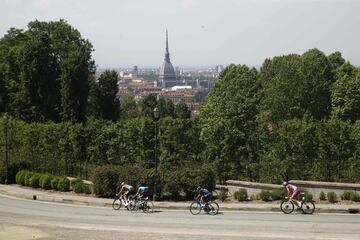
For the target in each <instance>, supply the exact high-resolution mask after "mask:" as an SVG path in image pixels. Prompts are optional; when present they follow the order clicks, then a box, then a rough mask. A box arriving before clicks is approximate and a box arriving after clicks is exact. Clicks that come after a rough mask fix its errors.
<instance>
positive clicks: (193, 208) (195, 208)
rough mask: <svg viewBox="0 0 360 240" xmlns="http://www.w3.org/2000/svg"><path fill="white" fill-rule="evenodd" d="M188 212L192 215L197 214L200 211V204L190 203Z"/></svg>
mask: <svg viewBox="0 0 360 240" xmlns="http://www.w3.org/2000/svg"><path fill="white" fill-rule="evenodd" d="M190 212H191V214H192V215H198V214H199V213H200V212H201V205H200V204H199V203H198V202H192V203H191V204H190Z"/></svg>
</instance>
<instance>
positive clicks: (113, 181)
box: [90, 165, 119, 197]
mask: <svg viewBox="0 0 360 240" xmlns="http://www.w3.org/2000/svg"><path fill="white" fill-rule="evenodd" d="M90 179H91V181H92V182H93V184H94V185H93V189H94V193H95V194H96V195H98V196H101V197H114V196H115V194H116V188H117V185H118V181H119V171H118V170H117V168H116V167H114V166H112V165H104V166H99V167H96V168H95V169H94V170H93V172H92V173H91V176H90Z"/></svg>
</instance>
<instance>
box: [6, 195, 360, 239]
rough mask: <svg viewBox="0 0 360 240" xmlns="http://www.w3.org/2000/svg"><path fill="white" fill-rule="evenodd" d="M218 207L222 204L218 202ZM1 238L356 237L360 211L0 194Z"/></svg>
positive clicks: (358, 234)
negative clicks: (107, 203)
mask: <svg viewBox="0 0 360 240" xmlns="http://www.w3.org/2000/svg"><path fill="white" fill-rule="evenodd" d="M220 210H221V204H220ZM0 239H1V240H3V239H4V240H5V239H11V240H30V239H42V240H46V239H56V240H70V239H87V240H93V239H94V240H95V239H100V240H102V239H104V240H105V239H126V240H133V239H147V240H149V239H150V240H152V239H187V240H189V239H207V240H212V239H223V240H229V239H250V240H255V239H296V240H298V239H326V240H331V239H342V240H343V239H344V240H345V239H354V240H355V239H356V240H359V239H360V216H359V215H350V214H316V213H315V214H313V215H303V214H301V213H295V214H291V215H285V214H282V213H280V212H279V213H274V212H271V213H270V212H269V213H264V212H243V211H227V212H221V213H220V214H219V215H216V216H209V215H206V214H203V213H201V214H200V215H197V216H193V215H191V214H190V212H189V211H188V210H163V211H160V210H159V211H156V212H154V213H152V214H146V213H142V212H137V213H132V212H128V211H126V210H119V211H114V210H113V209H112V208H105V207H87V206H78V205H65V204H55V203H44V202H36V201H30V200H23V199H17V198H12V197H7V196H3V195H0Z"/></svg>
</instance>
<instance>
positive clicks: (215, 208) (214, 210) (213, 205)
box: [208, 202, 219, 215]
mask: <svg viewBox="0 0 360 240" xmlns="http://www.w3.org/2000/svg"><path fill="white" fill-rule="evenodd" d="M208 208H209V211H208V214H210V215H216V214H218V213H219V204H217V202H209V203H208Z"/></svg>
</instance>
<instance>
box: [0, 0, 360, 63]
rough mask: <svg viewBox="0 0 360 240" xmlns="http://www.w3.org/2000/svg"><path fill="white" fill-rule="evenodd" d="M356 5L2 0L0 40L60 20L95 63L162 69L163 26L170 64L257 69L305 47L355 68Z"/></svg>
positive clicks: (358, 49) (359, 45) (359, 20)
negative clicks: (87, 46)
mask: <svg viewBox="0 0 360 240" xmlns="http://www.w3.org/2000/svg"><path fill="white" fill-rule="evenodd" d="M359 9H360V0H358V1H356V0H101V1H100V0H0V37H2V36H3V35H4V34H5V33H6V31H7V30H8V29H9V28H10V27H16V28H22V29H26V28H27V27H26V26H27V23H28V22H30V21H32V20H35V19H38V20H41V21H56V20H59V19H65V20H67V21H68V23H69V24H71V25H72V26H73V27H75V28H76V29H78V30H79V31H80V33H81V34H82V37H84V38H86V39H89V41H90V42H91V43H92V44H93V46H94V49H95V51H94V53H93V58H94V59H95V62H96V64H97V65H98V67H99V68H118V67H131V66H134V65H137V66H139V67H155V66H160V65H161V64H162V62H163V59H164V50H165V31H166V29H168V31H169V50H170V59H171V62H172V63H173V65H174V66H180V67H190V66H214V65H219V64H222V65H228V64H230V63H235V64H246V65H249V66H260V65H261V64H262V63H263V61H264V60H265V59H266V58H272V57H274V56H279V55H284V54H290V53H298V54H302V53H303V52H305V51H306V50H308V49H311V48H318V49H320V50H321V51H323V52H325V53H326V54H330V53H331V52H334V51H340V52H341V53H342V55H343V57H344V58H345V59H347V60H348V61H350V62H351V63H352V64H354V65H357V66H359V65H360V54H359V53H360V31H359V26H360V14H359Z"/></svg>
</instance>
